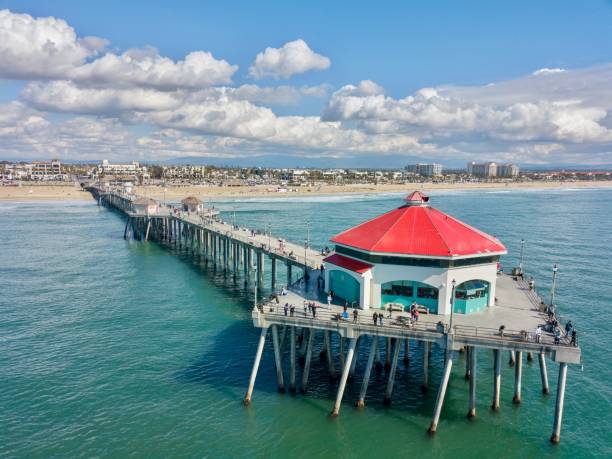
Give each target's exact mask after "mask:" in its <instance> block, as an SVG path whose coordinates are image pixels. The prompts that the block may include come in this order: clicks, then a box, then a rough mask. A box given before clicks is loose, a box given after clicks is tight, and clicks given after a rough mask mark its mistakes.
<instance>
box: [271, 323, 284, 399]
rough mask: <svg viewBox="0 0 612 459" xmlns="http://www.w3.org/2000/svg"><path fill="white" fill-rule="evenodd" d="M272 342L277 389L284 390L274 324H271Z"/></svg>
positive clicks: (276, 331)
mask: <svg viewBox="0 0 612 459" xmlns="http://www.w3.org/2000/svg"><path fill="white" fill-rule="evenodd" d="M272 344H273V345H274V361H275V363H276V379H277V380H278V391H279V392H285V382H284V381H283V363H282V361H281V352H280V344H279V342H278V327H277V326H276V325H272Z"/></svg>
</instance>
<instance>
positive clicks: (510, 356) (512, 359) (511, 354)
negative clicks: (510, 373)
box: [508, 351, 516, 367]
mask: <svg viewBox="0 0 612 459" xmlns="http://www.w3.org/2000/svg"><path fill="white" fill-rule="evenodd" d="M515 361H516V356H515V355H514V351H508V365H510V366H511V367H513V366H514V363H515Z"/></svg>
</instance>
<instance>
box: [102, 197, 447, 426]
mask: <svg viewBox="0 0 612 459" xmlns="http://www.w3.org/2000/svg"><path fill="white" fill-rule="evenodd" d="M111 211H112V213H113V214H115V215H117V216H118V217H121V216H122V214H121V213H119V212H118V211H116V210H114V209H111ZM121 220H122V221H123V222H125V218H122V219H121ZM135 242H136V241H135ZM136 243H137V244H143V242H136ZM150 244H154V246H155V247H156V248H159V249H161V250H162V251H163V253H166V254H168V255H172V256H175V257H177V259H179V260H180V261H182V262H183V263H184V264H185V265H186V267H188V268H189V269H190V270H192V271H193V272H194V273H196V274H197V275H198V276H203V277H204V278H205V279H206V280H207V281H208V282H210V283H211V284H212V286H214V288H215V289H217V291H218V292H219V293H221V294H222V295H223V296H226V297H227V298H228V299H231V302H232V303H235V304H238V305H239V306H240V309H241V311H240V312H241V314H240V316H241V317H239V318H237V320H236V322H234V323H233V324H231V325H230V326H228V327H226V328H224V329H223V330H220V331H219V332H218V333H215V335H214V337H213V338H212V343H211V342H208V343H207V345H206V350H205V351H203V352H202V354H201V355H200V356H199V357H198V358H196V359H194V360H193V361H192V362H191V364H189V365H188V366H186V367H185V368H183V369H180V370H178V371H176V372H175V373H174V378H175V379H176V380H177V381H178V382H181V383H194V384H203V385H208V386H211V387H214V388H215V390H217V391H220V392H221V393H223V394H224V395H225V396H227V397H228V398H230V399H237V397H236V394H237V393H238V394H241V393H242V392H243V391H245V390H246V387H247V385H248V379H249V376H250V373H251V369H252V365H253V359H254V355H255V349H256V345H257V340H258V337H259V329H256V328H254V327H253V326H252V325H251V321H250V311H251V308H252V304H253V284H252V282H249V283H245V280H244V277H243V275H242V270H241V269H240V270H239V272H238V274H237V275H236V276H233V275H232V273H231V271H225V270H223V269H222V268H221V267H219V265H215V264H214V263H213V262H212V261H210V260H207V259H206V258H205V257H204V256H201V255H196V254H193V253H192V252H191V251H189V250H187V249H186V248H185V247H184V246H183V247H182V248H179V247H177V246H175V245H173V244H168V243H163V242H158V241H150ZM260 294H265V289H264V292H263V293H260ZM242 313H244V315H243V314H242ZM242 317H244V319H246V320H242ZM279 335H282V331H281V330H279ZM370 340H371V338H370V337H367V338H365V339H364V340H363V342H362V343H361V345H360V346H359V350H358V353H357V354H356V355H357V358H358V360H357V364H356V371H355V375H354V377H353V378H351V379H350V380H349V381H348V383H347V387H346V390H345V394H344V398H343V405H347V406H350V405H352V406H355V404H356V402H357V400H358V398H359V392H360V387H361V384H362V379H363V373H364V371H365V366H366V362H367V359H368V353H369V349H370V343H371V341H370ZM271 341H272V340H271V333H270V332H269V333H268V336H267V339H266V346H265V348H264V355H263V357H262V362H261V365H260V368H259V372H258V376H257V382H256V388H255V389H256V391H257V392H260V393H265V394H268V395H270V394H275V393H277V392H278V389H277V387H278V386H277V381H276V371H275V364H274V357H273V348H272V342H271ZM288 342H289V335H288V333H287V336H286V338H285V342H284V346H283V357H282V362H283V371H284V380H285V387H286V388H288V386H289V358H290V357H289V349H288V347H289V346H288ZM298 344H299V339H298ZM386 345H387V342H386V340H385V339H381V340H380V346H379V347H380V356H381V360H382V361H383V363H384V360H385V354H386ZM322 347H323V334H322V333H321V332H319V333H317V335H316V337H315V340H314V346H313V358H312V362H311V368H310V377H309V382H308V392H307V394H305V395H302V394H300V393H299V387H300V382H301V377H302V368H303V366H302V360H301V359H299V349H298V360H299V362H298V364H297V369H296V385H297V389H298V394H297V395H294V394H289V393H287V394H285V395H279V396H281V397H283V396H284V397H293V396H295V397H300V398H301V399H302V400H303V402H306V403H308V404H309V405H312V406H313V407H316V409H318V410H320V409H321V404H319V403H317V401H322V400H325V401H327V402H329V404H330V405H329V406H330V407H331V405H332V404H333V400H334V399H335V397H336V391H337V386H338V383H337V380H336V381H334V380H331V379H330V377H329V371H328V368H327V362H326V359H325V358H324V356H322V355H320V351H321V349H322ZM332 349H333V355H334V361H335V371H336V374H337V375H338V376H339V375H340V374H341V367H340V361H339V360H340V359H339V336H338V335H336V334H334V335H332ZM442 354H443V350H441V349H438V348H437V347H436V346H434V348H433V350H432V353H431V357H430V364H429V365H430V366H429V375H430V376H429V378H430V383H429V391H428V392H427V393H423V392H422V390H421V382H422V368H423V360H422V355H423V350H422V343H416V342H412V343H411V346H410V350H409V356H410V359H409V365H406V364H404V363H402V362H403V357H404V351H403V346H402V351H401V357H400V363H399V364H398V369H397V373H396V378H395V382H394V390H393V401H392V405H391V407H388V406H386V405H385V404H384V395H385V389H386V385H387V382H388V373H387V371H385V370H384V369H382V368H378V369H373V370H372V375H371V377H370V382H369V387H368V393H367V398H366V403H367V405H368V409H369V410H376V411H382V410H384V411H385V412H388V413H390V415H391V416H397V417H398V418H401V419H405V417H406V416H407V415H418V416H429V415H430V414H431V411H432V409H433V405H434V403H435V398H436V392H437V385H438V383H439V380H440V377H441V373H442ZM323 411H327V410H324V409H323ZM400 411H401V412H402V413H401V414H400ZM393 413H395V414H393Z"/></svg>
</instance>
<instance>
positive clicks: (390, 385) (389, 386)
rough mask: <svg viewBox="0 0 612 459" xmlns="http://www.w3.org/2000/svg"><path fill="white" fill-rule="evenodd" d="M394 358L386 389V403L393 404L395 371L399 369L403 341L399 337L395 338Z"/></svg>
mask: <svg viewBox="0 0 612 459" xmlns="http://www.w3.org/2000/svg"><path fill="white" fill-rule="evenodd" d="M394 341H395V344H394V345H393V359H392V360H391V370H390V371H389V379H388V380H387V390H386V391H385V399H384V404H385V405H387V406H388V405H391V395H392V394H393V383H394V382H395V372H396V370H397V361H398V360H399V354H400V348H401V345H402V343H401V341H400V340H399V339H398V338H395V339H394Z"/></svg>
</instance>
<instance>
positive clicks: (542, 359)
mask: <svg viewBox="0 0 612 459" xmlns="http://www.w3.org/2000/svg"><path fill="white" fill-rule="evenodd" d="M538 361H539V362H540V377H541V379H542V393H543V394H548V393H549V392H550V389H549V387H548V372H547V371H546V360H545V355H544V353H543V352H540V353H539V354H538Z"/></svg>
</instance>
